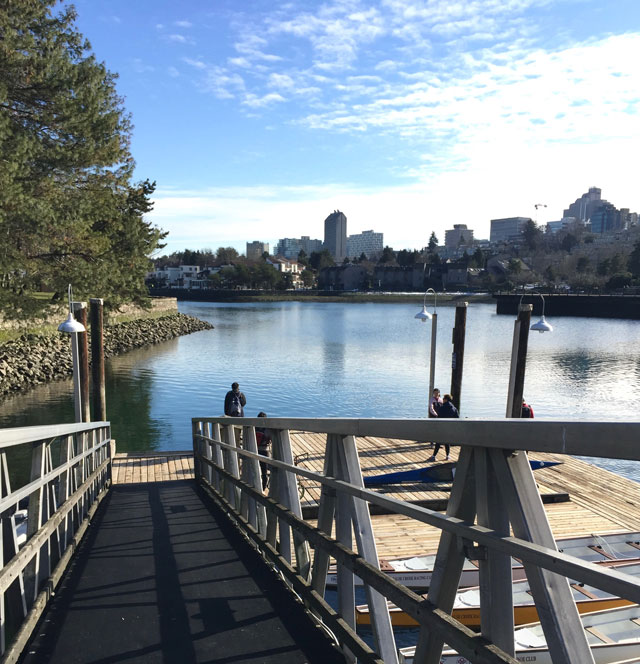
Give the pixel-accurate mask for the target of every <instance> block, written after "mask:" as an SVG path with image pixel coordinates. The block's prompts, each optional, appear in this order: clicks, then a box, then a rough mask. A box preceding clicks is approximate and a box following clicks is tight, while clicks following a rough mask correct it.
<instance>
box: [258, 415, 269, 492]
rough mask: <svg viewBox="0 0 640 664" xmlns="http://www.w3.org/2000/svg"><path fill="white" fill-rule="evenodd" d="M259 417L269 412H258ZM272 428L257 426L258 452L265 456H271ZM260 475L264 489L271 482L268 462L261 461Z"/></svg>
mask: <svg viewBox="0 0 640 664" xmlns="http://www.w3.org/2000/svg"><path fill="white" fill-rule="evenodd" d="M258 417H267V414H266V413H265V412H263V411H260V412H259V413H258ZM271 442H272V436H271V430H270V429H266V428H263V427H256V444H257V445H258V454H261V455H262V456H265V457H270V456H271V450H270V447H271ZM260 475H261V476H262V489H263V491H264V489H266V488H267V486H268V484H269V469H268V466H267V464H266V463H264V462H262V461H261V462H260Z"/></svg>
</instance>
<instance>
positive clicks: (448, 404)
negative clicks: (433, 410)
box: [427, 394, 460, 461]
mask: <svg viewBox="0 0 640 664" xmlns="http://www.w3.org/2000/svg"><path fill="white" fill-rule="evenodd" d="M454 417H460V413H458V409H457V408H456V407H455V406H454V405H453V398H452V396H451V395H450V394H445V395H444V396H443V397H442V406H440V408H439V410H438V419H440V420H441V419H442V418H445V419H447V418H448V419H451V418H454ZM449 450H450V446H449V444H448V443H445V444H444V451H445V452H446V454H447V456H446V457H445V461H448V460H449ZM439 451H440V443H436V446H435V448H434V450H433V455H432V456H431V457H430V458H428V459H427V461H435V460H436V456H437V454H438V452H439Z"/></svg>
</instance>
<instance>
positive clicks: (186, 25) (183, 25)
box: [173, 21, 193, 28]
mask: <svg viewBox="0 0 640 664" xmlns="http://www.w3.org/2000/svg"><path fill="white" fill-rule="evenodd" d="M173 24H174V25H175V26H177V27H178V28H192V27H193V23H191V21H174V23H173Z"/></svg>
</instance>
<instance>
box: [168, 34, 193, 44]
mask: <svg viewBox="0 0 640 664" xmlns="http://www.w3.org/2000/svg"><path fill="white" fill-rule="evenodd" d="M165 39H166V40H167V41H169V42H172V43H174V44H194V43H195V42H194V41H193V39H191V37H185V35H181V34H178V33H174V34H171V35H166V36H165Z"/></svg>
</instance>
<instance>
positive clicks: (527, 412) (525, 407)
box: [520, 399, 533, 419]
mask: <svg viewBox="0 0 640 664" xmlns="http://www.w3.org/2000/svg"><path fill="white" fill-rule="evenodd" d="M520 417H524V418H527V419H533V408H531V406H530V405H529V404H528V403H527V402H526V401H525V400H524V399H523V400H522V410H521V411H520Z"/></svg>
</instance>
